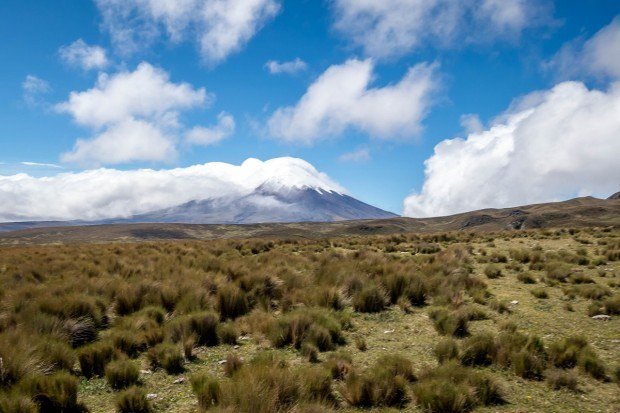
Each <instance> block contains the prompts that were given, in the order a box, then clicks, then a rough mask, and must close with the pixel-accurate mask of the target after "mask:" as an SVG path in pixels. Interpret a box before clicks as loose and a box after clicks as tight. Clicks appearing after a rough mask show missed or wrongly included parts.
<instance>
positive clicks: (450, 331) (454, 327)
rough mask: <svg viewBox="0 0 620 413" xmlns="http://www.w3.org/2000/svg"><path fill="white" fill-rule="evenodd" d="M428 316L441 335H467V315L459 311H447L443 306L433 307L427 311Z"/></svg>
mask: <svg viewBox="0 0 620 413" xmlns="http://www.w3.org/2000/svg"><path fill="white" fill-rule="evenodd" d="M429 317H430V318H431V320H432V321H433V325H434V326H435V329H436V330H437V332H438V333H439V334H441V335H444V336H453V337H465V336H467V335H469V329H468V323H467V316H466V315H465V314H463V313H462V312H460V311H448V310H446V309H444V308H440V309H433V310H432V311H430V312H429Z"/></svg>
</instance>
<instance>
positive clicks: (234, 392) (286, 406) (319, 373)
mask: <svg viewBox="0 0 620 413" xmlns="http://www.w3.org/2000/svg"><path fill="white" fill-rule="evenodd" d="M192 388H193V390H194V393H195V394H196V396H197V398H198V401H199V405H200V407H201V409H202V410H203V411H205V410H208V409H210V408H212V407H214V406H219V407H220V408H221V409H222V410H224V411H235V412H241V413H270V412H290V411H293V409H294V408H295V407H296V406H298V405H303V404H307V403H315V402H320V403H323V404H326V403H333V402H332V400H333V399H334V396H333V394H332V389H331V378H330V377H329V373H328V372H327V371H325V370H323V369H322V368H320V367H307V368H300V369H295V370H293V369H291V368H290V367H289V366H288V365H287V364H286V363H285V362H283V361H282V360H281V359H279V358H277V357H274V356H273V355H270V354H263V355H261V356H260V357H258V358H256V359H254V360H252V361H251V363H250V364H248V365H246V366H243V367H241V368H240V369H239V370H238V371H237V372H235V373H234V374H233V375H232V376H231V377H230V379H228V380H226V381H222V382H219V383H218V381H217V380H216V379H214V378H212V377H210V376H207V375H199V376H195V377H193V378H192Z"/></svg>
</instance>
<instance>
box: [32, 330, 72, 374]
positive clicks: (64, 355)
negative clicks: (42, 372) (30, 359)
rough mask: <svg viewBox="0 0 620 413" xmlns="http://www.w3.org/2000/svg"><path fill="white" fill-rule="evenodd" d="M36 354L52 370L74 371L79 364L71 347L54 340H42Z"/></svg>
mask: <svg viewBox="0 0 620 413" xmlns="http://www.w3.org/2000/svg"><path fill="white" fill-rule="evenodd" d="M36 353H37V354H38V356H39V357H40V359H41V360H42V362H43V363H44V364H45V365H46V366H47V367H48V368H51V369H52V370H67V371H72V370H73V368H74V366H75V364H76V362H77V356H76V355H75V352H74V351H73V349H72V348H71V346H69V345H68V344H67V343H66V342H64V341H61V340H58V339H54V338H42V339H41V341H40V342H39V344H38V345H37V350H36Z"/></svg>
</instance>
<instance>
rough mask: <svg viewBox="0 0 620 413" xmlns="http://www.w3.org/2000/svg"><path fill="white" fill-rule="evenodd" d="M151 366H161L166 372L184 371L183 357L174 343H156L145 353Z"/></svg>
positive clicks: (177, 372)
mask: <svg viewBox="0 0 620 413" xmlns="http://www.w3.org/2000/svg"><path fill="white" fill-rule="evenodd" d="M147 358H148V360H149V362H150V363H151V366H152V367H153V368H159V367H161V368H163V369H164V370H166V372H167V373H168V374H180V373H183V371H185V367H184V365H183V363H184V359H183V355H182V354H181V351H180V349H179V348H178V347H177V346H176V345H174V344H167V343H162V344H158V345H156V346H155V347H153V348H152V349H150V350H149V351H148V353H147Z"/></svg>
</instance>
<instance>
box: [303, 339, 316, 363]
mask: <svg viewBox="0 0 620 413" xmlns="http://www.w3.org/2000/svg"><path fill="white" fill-rule="evenodd" d="M301 355H302V356H304V357H306V358H307V359H308V361H309V362H310V363H316V362H317V361H319V349H318V348H317V346H315V345H314V344H312V343H309V342H307V341H306V342H304V343H303V344H302V345H301Z"/></svg>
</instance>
